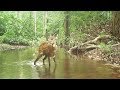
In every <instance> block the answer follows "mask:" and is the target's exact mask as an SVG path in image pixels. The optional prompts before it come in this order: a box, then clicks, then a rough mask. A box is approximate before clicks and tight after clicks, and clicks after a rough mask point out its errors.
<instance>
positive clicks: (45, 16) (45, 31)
mask: <svg viewBox="0 0 120 90" xmlns="http://www.w3.org/2000/svg"><path fill="white" fill-rule="evenodd" d="M47 21H48V20H47V11H45V12H44V22H43V23H44V24H43V27H44V30H43V36H45V37H46V40H48V31H47Z"/></svg>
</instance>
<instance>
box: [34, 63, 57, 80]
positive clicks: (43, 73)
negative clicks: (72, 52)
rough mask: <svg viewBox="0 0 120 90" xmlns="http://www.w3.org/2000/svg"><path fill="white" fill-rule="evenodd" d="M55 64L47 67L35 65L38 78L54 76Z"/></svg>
mask: <svg viewBox="0 0 120 90" xmlns="http://www.w3.org/2000/svg"><path fill="white" fill-rule="evenodd" d="M56 66H57V65H56V64H55V65H54V66H53V67H50V66H49V67H47V66H46V65H43V66H42V67H40V66H36V71H37V73H38V76H39V78H46V79H47V78H55V71H56Z"/></svg>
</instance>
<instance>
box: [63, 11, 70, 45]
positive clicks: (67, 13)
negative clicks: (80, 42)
mask: <svg viewBox="0 0 120 90" xmlns="http://www.w3.org/2000/svg"><path fill="white" fill-rule="evenodd" d="M64 14H65V20H64V21H65V22H64V25H65V26H64V27H65V45H68V44H69V37H70V30H69V11H65V12H64Z"/></svg>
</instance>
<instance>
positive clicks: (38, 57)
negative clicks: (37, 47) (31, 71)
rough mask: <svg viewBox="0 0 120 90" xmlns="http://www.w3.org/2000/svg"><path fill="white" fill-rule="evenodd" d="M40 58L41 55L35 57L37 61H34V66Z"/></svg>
mask: <svg viewBox="0 0 120 90" xmlns="http://www.w3.org/2000/svg"><path fill="white" fill-rule="evenodd" d="M41 57H42V54H39V55H38V56H37V59H36V60H35V61H34V65H36V62H37V61H38V60H39V59H40V58H41Z"/></svg>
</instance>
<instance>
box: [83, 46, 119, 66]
mask: <svg viewBox="0 0 120 90" xmlns="http://www.w3.org/2000/svg"><path fill="white" fill-rule="evenodd" d="M111 50H112V52H110V53H108V52H104V51H103V50H101V49H99V48H98V49H94V50H91V51H89V52H87V53H86V54H85V56H87V57H88V58H89V59H91V60H97V61H104V62H105V63H106V65H111V66H113V67H114V66H115V67H120V45H117V46H114V47H112V48H111Z"/></svg>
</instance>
